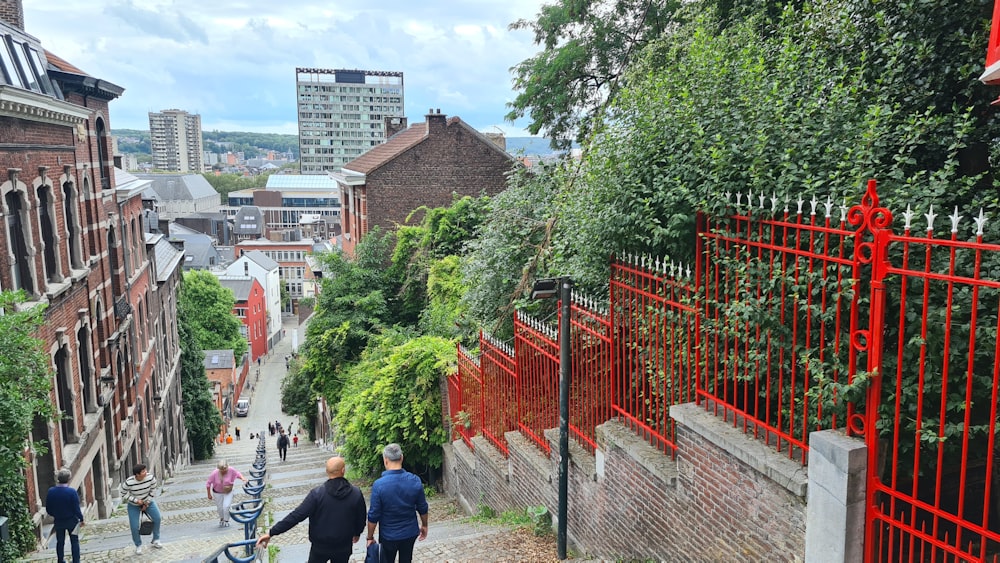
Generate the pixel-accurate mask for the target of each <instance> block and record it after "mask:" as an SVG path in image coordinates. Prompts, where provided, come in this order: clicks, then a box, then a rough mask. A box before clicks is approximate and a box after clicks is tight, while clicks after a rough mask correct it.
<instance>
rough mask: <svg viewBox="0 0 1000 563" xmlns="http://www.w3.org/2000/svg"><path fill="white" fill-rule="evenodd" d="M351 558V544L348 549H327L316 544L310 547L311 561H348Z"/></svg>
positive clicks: (336, 562) (324, 562)
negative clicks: (318, 547)
mask: <svg viewBox="0 0 1000 563" xmlns="http://www.w3.org/2000/svg"><path fill="white" fill-rule="evenodd" d="M350 560H351V545H350V544H348V546H347V548H346V549H338V550H335V551H325V550H321V549H317V548H316V546H312V547H310V548H309V563H348V561H350Z"/></svg>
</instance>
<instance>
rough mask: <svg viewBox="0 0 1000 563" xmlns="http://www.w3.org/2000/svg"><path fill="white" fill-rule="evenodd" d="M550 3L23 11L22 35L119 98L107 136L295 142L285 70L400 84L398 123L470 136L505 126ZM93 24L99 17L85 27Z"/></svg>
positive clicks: (53, 4) (231, 2)
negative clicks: (168, 133) (453, 126)
mask: <svg viewBox="0 0 1000 563" xmlns="http://www.w3.org/2000/svg"><path fill="white" fill-rule="evenodd" d="M551 1H552V0H450V1H448V0H419V1H416V0H382V1H373V0H267V1H264V0H24V2H23V4H24V22H25V30H26V31H27V32H28V33H29V34H31V35H34V36H35V37H37V38H38V39H39V40H41V42H42V46H43V47H44V48H45V49H47V50H49V51H51V52H52V53H54V54H56V55H58V56H60V57H62V58H63V59H66V60H67V61H69V62H70V63H71V64H73V65H74V66H76V67H77V68H80V69H81V70H83V71H85V72H86V73H87V74H89V75H90V76H93V77H96V78H101V79H104V80H108V81H110V82H112V83H114V84H117V85H118V86H121V87H123V88H124V89H125V93H124V94H122V96H121V97H119V98H118V99H116V100H114V101H112V102H111V109H110V112H111V116H110V121H111V128H112V129H149V118H148V114H149V112H151V111H152V112H156V111H161V110H164V109H172V108H176V109H182V110H185V111H188V112H190V113H197V114H200V115H201V122H202V129H203V130H205V131H213V130H219V131H251V132H260V133H296V132H297V119H296V110H295V69H296V67H301V68H334V69H338V68H347V69H354V68H357V69H364V70H381V71H399V72H402V73H403V81H404V104H405V112H406V116H407V117H408V118H409V121H410V123H411V124H412V123H415V122H419V121H423V116H424V115H425V114H426V113H427V111H428V109H431V108H434V109H440V110H441V113H444V114H447V115H448V116H458V117H460V118H461V119H462V120H463V121H465V122H466V123H468V124H470V125H471V126H472V127H474V128H475V129H477V130H479V131H494V132H495V131H497V130H500V131H503V132H504V133H505V134H506V135H507V136H508V137H520V136H528V133H527V132H526V131H525V130H524V127H526V126H527V124H528V120H527V119H521V120H518V121H517V122H515V123H513V124H511V123H507V122H505V121H504V115H505V114H506V113H507V112H508V111H509V110H508V108H507V105H506V104H507V103H508V102H510V101H512V100H513V99H514V97H515V96H516V93H515V92H514V91H513V90H512V75H511V72H510V68H511V67H513V66H514V65H516V64H518V63H519V62H521V61H523V60H525V59H527V58H529V57H531V56H533V55H535V54H536V53H537V52H539V51H540V47H538V46H536V45H534V43H533V40H534V37H533V34H532V33H531V31H530V30H518V31H510V30H508V25H509V24H510V23H512V22H514V21H516V20H519V19H526V20H529V21H533V20H536V19H537V14H538V11H539V10H540V8H541V6H542V5H543V4H544V3H551ZM98 14H99V15H100V17H97V15H98Z"/></svg>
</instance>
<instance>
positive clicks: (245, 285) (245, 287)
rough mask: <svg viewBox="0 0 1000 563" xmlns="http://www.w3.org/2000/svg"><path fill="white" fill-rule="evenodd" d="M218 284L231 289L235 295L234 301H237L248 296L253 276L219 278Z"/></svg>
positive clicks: (251, 287)
mask: <svg viewBox="0 0 1000 563" xmlns="http://www.w3.org/2000/svg"><path fill="white" fill-rule="evenodd" d="M219 285H221V286H222V287H228V288H229V289H231V290H233V295H235V296H236V302H237V303H239V302H241V301H246V300H247V299H249V298H250V290H251V289H253V278H250V277H246V278H240V279H233V278H232V277H229V278H219Z"/></svg>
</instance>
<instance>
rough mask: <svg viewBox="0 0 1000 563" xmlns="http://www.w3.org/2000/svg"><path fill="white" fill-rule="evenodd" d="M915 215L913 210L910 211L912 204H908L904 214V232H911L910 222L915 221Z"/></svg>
mask: <svg viewBox="0 0 1000 563" xmlns="http://www.w3.org/2000/svg"><path fill="white" fill-rule="evenodd" d="M914 215H915V213H913V210H912V209H910V204H909V203H907V204H906V211H904V212H903V230H906V231H909V230H910V221H911V220H912V219H913V216H914Z"/></svg>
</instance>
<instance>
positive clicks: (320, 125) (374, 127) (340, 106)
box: [295, 68, 404, 174]
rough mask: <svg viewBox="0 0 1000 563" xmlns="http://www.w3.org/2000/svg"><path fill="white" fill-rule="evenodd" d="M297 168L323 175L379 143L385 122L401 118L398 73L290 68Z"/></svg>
mask: <svg viewBox="0 0 1000 563" xmlns="http://www.w3.org/2000/svg"><path fill="white" fill-rule="evenodd" d="M295 92H296V94H295V95H296V99H297V100H298V111H299V155H300V156H299V169H300V171H301V172H302V173H303V174H326V172H327V171H328V170H339V169H340V167H341V166H343V165H344V164H346V163H348V162H350V161H352V160H354V159H355V158H357V157H359V156H361V155H362V154H364V153H365V152H368V150H369V149H371V148H372V147H374V146H376V145H380V144H382V143H383V142H385V139H386V134H385V118H386V117H402V116H403V115H404V113H403V73H402V72H387V71H377V70H344V69H325V68H296V69H295Z"/></svg>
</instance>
